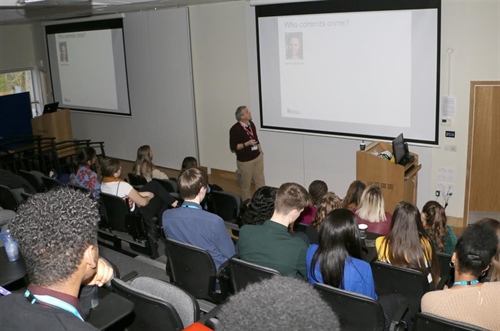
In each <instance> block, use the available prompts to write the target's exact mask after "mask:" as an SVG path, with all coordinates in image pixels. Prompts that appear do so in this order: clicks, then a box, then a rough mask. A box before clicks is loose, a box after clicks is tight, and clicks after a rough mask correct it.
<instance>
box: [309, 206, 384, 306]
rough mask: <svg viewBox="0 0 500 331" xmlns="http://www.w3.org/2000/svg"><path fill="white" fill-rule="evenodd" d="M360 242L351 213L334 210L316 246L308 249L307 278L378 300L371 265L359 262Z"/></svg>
mask: <svg viewBox="0 0 500 331" xmlns="http://www.w3.org/2000/svg"><path fill="white" fill-rule="evenodd" d="M361 254H362V253H361V239H360V237H359V230H358V225H357V223H356V217H355V215H354V213H353V212H352V211H350V210H348V209H334V210H332V211H331V212H330V213H328V215H327V216H326V218H325V220H324V221H323V225H322V226H321V230H320V233H319V245H316V244H313V245H311V246H309V249H308V250H307V255H306V264H307V278H308V280H309V282H310V283H311V284H314V283H317V282H319V283H324V284H327V285H330V286H334V287H337V288H340V289H344V290H347V291H351V292H355V293H359V294H363V295H366V296H369V297H371V298H373V299H374V300H377V295H376V294H375V285H374V281H373V275H372V269H371V267H370V264H369V263H367V262H365V261H363V260H362V255H361Z"/></svg>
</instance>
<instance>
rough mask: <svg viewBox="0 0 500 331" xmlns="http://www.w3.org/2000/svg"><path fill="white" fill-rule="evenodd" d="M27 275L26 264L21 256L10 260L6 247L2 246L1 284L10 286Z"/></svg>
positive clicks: (0, 259)
mask: <svg viewBox="0 0 500 331" xmlns="http://www.w3.org/2000/svg"><path fill="white" fill-rule="evenodd" d="M25 275H26V264H25V263H24V259H23V257H22V256H21V257H20V258H19V260H17V261H15V262H9V260H8V259H7V253H6V252H5V248H4V247H0V286H3V287H5V286H8V285H10V284H12V283H14V282H16V281H18V280H21V279H23V278H24V276H25Z"/></svg>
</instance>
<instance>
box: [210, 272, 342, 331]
mask: <svg viewBox="0 0 500 331" xmlns="http://www.w3.org/2000/svg"><path fill="white" fill-rule="evenodd" d="M217 317H218V319H219V323H218V326H217V330H218V331H227V330H230V331H233V330H241V331H250V330H268V331H281V330H290V331H299V330H311V331H313V330H314V331H323V330H324V331H327V330H328V331H336V330H340V324H339V321H338V319H337V317H336V315H335V313H334V312H333V311H332V309H331V308H330V307H329V306H328V304H327V303H326V302H325V301H324V300H323V299H322V298H321V296H320V294H319V292H317V291H315V290H314V289H313V288H312V287H311V286H310V285H309V284H307V283H306V282H303V281H300V280H296V279H292V278H290V277H283V276H274V277H273V278H270V279H266V280H263V281H261V282H259V283H254V284H250V285H248V286H247V287H246V288H245V290H243V291H241V292H239V293H237V294H235V295H233V296H231V297H230V298H229V302H227V303H226V304H224V305H223V306H222V309H221V310H220V312H219V314H217Z"/></svg>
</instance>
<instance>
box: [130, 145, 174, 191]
mask: <svg viewBox="0 0 500 331" xmlns="http://www.w3.org/2000/svg"><path fill="white" fill-rule="evenodd" d="M132 172H133V173H134V174H136V175H138V176H142V177H144V178H146V180H147V181H148V182H150V181H151V180H152V179H153V178H157V179H168V176H167V175H166V174H165V173H164V172H162V171H160V170H158V169H156V167H155V165H154V164H153V150H152V149H151V147H150V146H149V145H143V146H141V147H139V148H138V149H137V158H136V160H135V164H134V167H133V168H132Z"/></svg>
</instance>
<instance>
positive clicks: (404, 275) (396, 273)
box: [371, 261, 430, 318]
mask: <svg viewBox="0 0 500 331" xmlns="http://www.w3.org/2000/svg"><path fill="white" fill-rule="evenodd" d="M371 267H372V272H373V279H374V281H375V291H376V292H377V294H378V295H384V294H392V293H397V294H401V295H402V296H403V297H404V298H406V299H407V300H408V308H409V314H410V317H411V318H413V316H415V314H416V313H417V312H419V311H420V301H421V299H422V297H423V295H424V294H425V293H426V292H428V291H429V289H430V286H429V282H428V280H427V277H426V276H425V275H423V274H422V273H421V272H420V271H417V270H413V269H409V268H402V267H397V266H394V265H392V264H389V263H385V262H380V261H376V262H373V263H371Z"/></svg>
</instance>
